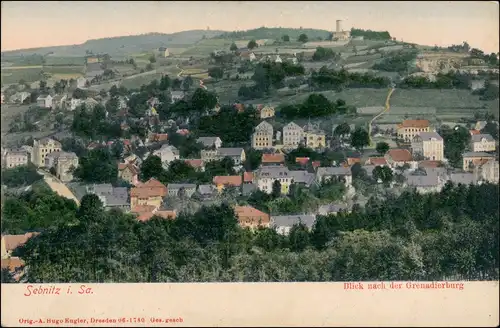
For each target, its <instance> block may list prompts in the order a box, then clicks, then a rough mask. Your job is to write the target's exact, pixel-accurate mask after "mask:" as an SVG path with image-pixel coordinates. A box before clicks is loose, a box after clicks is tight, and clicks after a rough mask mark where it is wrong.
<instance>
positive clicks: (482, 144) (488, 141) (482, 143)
mask: <svg viewBox="0 0 500 328" xmlns="http://www.w3.org/2000/svg"><path fill="white" fill-rule="evenodd" d="M470 149H471V150H472V151H473V152H482V151H485V152H489V151H495V149H496V143H495V139H493V137H492V136H491V135H489V134H476V135H473V136H471V140H470Z"/></svg>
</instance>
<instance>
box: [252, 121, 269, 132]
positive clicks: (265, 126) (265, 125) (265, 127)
mask: <svg viewBox="0 0 500 328" xmlns="http://www.w3.org/2000/svg"><path fill="white" fill-rule="evenodd" d="M255 131H263V132H272V131H273V126H272V125H271V124H269V123H267V122H266V121H262V122H260V124H259V125H257V126H256V127H255Z"/></svg>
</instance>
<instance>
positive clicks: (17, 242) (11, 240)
mask: <svg viewBox="0 0 500 328" xmlns="http://www.w3.org/2000/svg"><path fill="white" fill-rule="evenodd" d="M39 234H40V233H39V232H28V233H25V234H24V235H4V236H2V238H3V240H4V241H5V250H6V251H8V252H9V251H13V250H14V249H16V248H18V247H19V246H21V245H24V244H25V243H26V242H27V241H28V239H30V238H32V237H34V236H37V235H39Z"/></svg>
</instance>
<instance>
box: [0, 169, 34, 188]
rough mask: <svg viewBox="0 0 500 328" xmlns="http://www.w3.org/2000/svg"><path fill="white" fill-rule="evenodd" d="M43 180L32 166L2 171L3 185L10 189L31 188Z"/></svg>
mask: <svg viewBox="0 0 500 328" xmlns="http://www.w3.org/2000/svg"><path fill="white" fill-rule="evenodd" d="M42 179H43V176H42V175H40V174H38V172H37V169H36V167H35V166H34V165H32V164H28V165H26V166H17V167H13V168H8V169H4V170H2V184H5V185H6V186H7V187H9V188H16V187H21V186H29V185H32V184H33V183H35V182H36V181H39V180H42Z"/></svg>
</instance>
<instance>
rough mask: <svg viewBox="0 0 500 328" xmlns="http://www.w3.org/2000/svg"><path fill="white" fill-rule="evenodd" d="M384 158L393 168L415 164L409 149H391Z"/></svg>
mask: <svg viewBox="0 0 500 328" xmlns="http://www.w3.org/2000/svg"><path fill="white" fill-rule="evenodd" d="M384 158H385V159H386V161H387V164H389V166H390V167H392V168H395V167H397V166H403V165H405V164H409V165H412V164H413V158H412V156H411V153H410V152H409V151H408V150H407V149H389V150H388V151H387V153H386V154H385V156H384Z"/></svg>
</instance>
